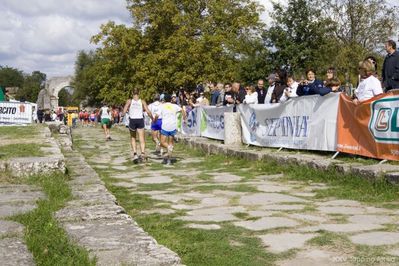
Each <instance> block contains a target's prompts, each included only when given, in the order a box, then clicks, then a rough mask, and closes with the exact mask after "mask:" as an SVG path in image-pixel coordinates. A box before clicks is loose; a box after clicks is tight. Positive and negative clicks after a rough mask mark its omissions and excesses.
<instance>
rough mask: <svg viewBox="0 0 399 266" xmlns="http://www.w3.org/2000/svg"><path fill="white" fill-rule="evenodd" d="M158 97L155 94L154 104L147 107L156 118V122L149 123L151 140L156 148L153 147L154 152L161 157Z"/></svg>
mask: <svg viewBox="0 0 399 266" xmlns="http://www.w3.org/2000/svg"><path fill="white" fill-rule="evenodd" d="M159 99H160V96H159V94H158V93H157V94H155V96H154V99H153V100H154V102H153V103H151V104H150V105H148V109H150V111H151V113H152V115H153V116H156V117H157V120H155V119H154V120H153V121H152V123H151V135H152V140H153V141H154V143H155V145H156V147H155V152H156V153H160V155H161V156H162V152H163V151H162V148H161V142H160V131H161V126H162V116H161V114H160V111H161V109H160V108H161V106H162V104H161V102H160V101H159Z"/></svg>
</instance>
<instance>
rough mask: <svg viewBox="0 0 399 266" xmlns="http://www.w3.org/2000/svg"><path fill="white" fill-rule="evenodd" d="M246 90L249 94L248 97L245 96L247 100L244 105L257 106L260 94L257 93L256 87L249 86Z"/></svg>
mask: <svg viewBox="0 0 399 266" xmlns="http://www.w3.org/2000/svg"><path fill="white" fill-rule="evenodd" d="M245 90H246V92H247V95H245V99H244V101H243V103H246V104H257V103H258V93H257V92H256V89H255V87H254V86H252V85H251V86H247V87H245Z"/></svg>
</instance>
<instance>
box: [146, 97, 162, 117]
mask: <svg viewBox="0 0 399 266" xmlns="http://www.w3.org/2000/svg"><path fill="white" fill-rule="evenodd" d="M161 106H162V104H161V102H160V101H155V102H153V103H151V104H150V105H148V109H150V112H151V114H152V116H154V117H155V115H158V119H162V116H161Z"/></svg>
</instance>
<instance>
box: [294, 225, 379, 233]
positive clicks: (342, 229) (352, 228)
mask: <svg viewBox="0 0 399 266" xmlns="http://www.w3.org/2000/svg"><path fill="white" fill-rule="evenodd" d="M381 228H383V226H382V225H379V224H357V223H349V224H319V225H316V226H307V227H303V228H299V229H298V231H300V232H316V231H319V230H325V231H330V232H335V233H352V232H360V231H370V230H377V229H381Z"/></svg>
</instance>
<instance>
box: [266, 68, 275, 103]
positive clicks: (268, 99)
mask: <svg viewBox="0 0 399 266" xmlns="http://www.w3.org/2000/svg"><path fill="white" fill-rule="evenodd" d="M267 81H268V83H269V87H268V88H267V92H266V96H265V100H264V103H266V104H270V103H271V101H272V94H273V91H274V87H275V85H276V74H270V75H269V76H268V77H267Z"/></svg>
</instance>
